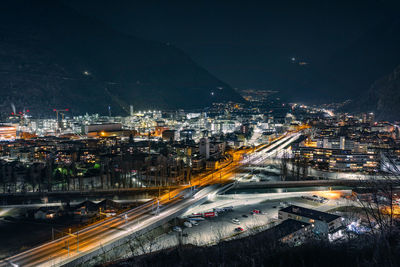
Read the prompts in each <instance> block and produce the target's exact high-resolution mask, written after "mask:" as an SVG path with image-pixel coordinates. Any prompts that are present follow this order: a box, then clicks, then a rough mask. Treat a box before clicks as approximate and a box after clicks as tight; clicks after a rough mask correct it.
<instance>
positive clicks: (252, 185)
mask: <svg viewBox="0 0 400 267" xmlns="http://www.w3.org/2000/svg"><path fill="white" fill-rule="evenodd" d="M389 183H390V184H393V185H394V186H395V187H398V186H400V181H399V180H397V179H387V180H375V181H371V180H354V179H350V180H337V179H335V180H306V181H277V182H243V183H235V184H234V185H233V186H232V187H231V189H257V188H290V187H310V186H348V187H354V188H356V187H373V186H376V185H377V184H381V185H383V184H389Z"/></svg>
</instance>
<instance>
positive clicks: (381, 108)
mask: <svg viewBox="0 0 400 267" xmlns="http://www.w3.org/2000/svg"><path fill="white" fill-rule="evenodd" d="M355 107H356V109H357V111H360V112H366V111H373V112H375V113H376V114H375V115H376V118H378V119H384V120H389V121H400V66H398V67H397V68H395V70H394V71H393V72H392V73H390V74H389V75H386V76H384V77H383V78H381V79H379V80H377V81H376V82H375V83H373V85H372V86H371V88H370V90H369V91H368V93H367V95H366V96H365V97H362V98H361V100H360V101H357V102H356V105H355Z"/></svg>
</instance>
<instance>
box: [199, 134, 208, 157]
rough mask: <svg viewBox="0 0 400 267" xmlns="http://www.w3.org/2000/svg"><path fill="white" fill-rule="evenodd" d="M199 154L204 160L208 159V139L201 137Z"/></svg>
mask: <svg viewBox="0 0 400 267" xmlns="http://www.w3.org/2000/svg"><path fill="white" fill-rule="evenodd" d="M199 152H200V155H201V156H203V157H205V158H206V159H208V158H209V157H210V140H208V138H206V137H203V138H201V139H200V143H199Z"/></svg>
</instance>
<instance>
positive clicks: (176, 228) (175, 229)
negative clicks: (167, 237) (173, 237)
mask: <svg viewBox="0 0 400 267" xmlns="http://www.w3.org/2000/svg"><path fill="white" fill-rule="evenodd" d="M172 231H174V232H178V233H180V232H182V228H180V227H179V226H174V227H173V228H172Z"/></svg>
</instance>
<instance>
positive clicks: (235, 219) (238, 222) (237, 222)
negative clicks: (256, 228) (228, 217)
mask: <svg viewBox="0 0 400 267" xmlns="http://www.w3.org/2000/svg"><path fill="white" fill-rule="evenodd" d="M232 222H233V223H234V224H240V221H239V219H237V218H233V219H232Z"/></svg>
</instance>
